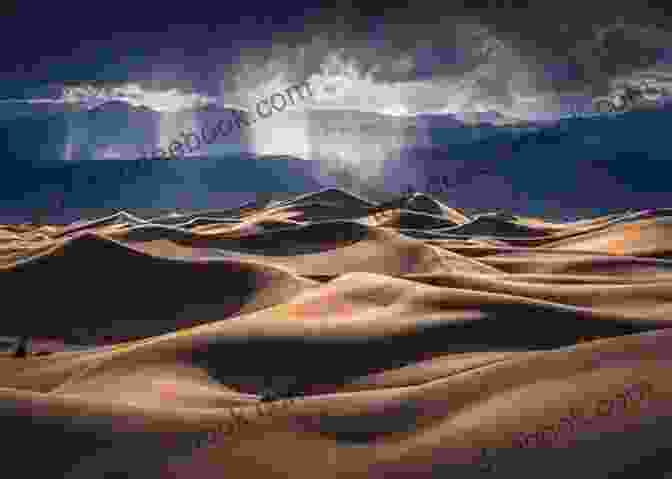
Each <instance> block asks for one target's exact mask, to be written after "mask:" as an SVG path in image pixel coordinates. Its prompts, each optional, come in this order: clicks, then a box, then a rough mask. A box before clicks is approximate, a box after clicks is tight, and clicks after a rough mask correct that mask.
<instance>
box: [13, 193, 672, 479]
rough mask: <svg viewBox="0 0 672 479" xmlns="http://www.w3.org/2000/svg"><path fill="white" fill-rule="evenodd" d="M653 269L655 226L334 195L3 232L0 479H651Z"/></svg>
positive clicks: (666, 289)
mask: <svg viewBox="0 0 672 479" xmlns="http://www.w3.org/2000/svg"><path fill="white" fill-rule="evenodd" d="M671 254H672V210H665V209H657V210H647V211H641V212H627V213H623V214H616V215H608V216H604V217H601V218H588V219H586V220H582V221H578V222H573V223H555V222H553V221H550V220H548V219H544V218H522V217H510V218H507V217H505V216H502V215H481V216H478V217H468V216H466V215H465V214H463V213H462V212H460V211H458V210H456V209H452V208H450V207H448V206H446V205H443V204H441V203H439V202H438V201H436V200H434V199H432V198H431V197H430V196H427V195H422V194H417V193H416V194H415V195H414V196H412V197H409V198H405V199H402V200H399V201H397V202H391V203H389V204H386V205H377V204H374V203H372V202H369V201H368V200H366V199H363V198H360V197H358V196H356V195H353V194H350V193H348V192H345V191H341V190H335V189H329V190H324V191H320V192H317V193H315V194H311V195H303V196H301V197H299V198H295V199H294V200H287V201H283V202H277V203H270V204H266V205H265V206H264V207H260V208H254V207H250V206H249V205H248V206H247V207H245V208H241V209H239V210H228V211H227V212H226V218H224V217H223V216H222V215H217V214H216V212H208V215H207V216H206V215H204V216H201V217H199V216H198V215H191V216H189V217H184V218H175V217H170V218H164V219H161V218H158V219H154V220H152V219H139V218H135V217H133V216H132V215H128V214H127V213H119V214H117V215H114V216H112V217H108V218H102V219H99V220H95V221H82V222H78V223H77V224H75V225H70V226H66V227H63V226H53V225H52V226H41V227H36V226H30V225H6V226H2V227H0V269H1V271H2V274H0V287H1V289H0V290H1V291H2V292H3V296H2V297H3V301H4V304H3V314H2V317H3V321H2V325H3V326H2V327H3V330H2V334H3V335H5V336H10V337H19V336H30V338H31V340H30V342H29V352H28V355H27V356H26V357H24V358H16V357H14V355H13V354H12V351H13V350H12V348H9V349H8V350H7V351H6V352H4V353H2V356H0V406H2V407H1V411H2V412H1V414H2V424H3V435H4V437H5V439H6V440H5V441H4V442H3V452H4V454H3V462H4V466H5V468H6V469H7V470H14V471H19V473H20V474H22V475H26V476H27V477H45V478H46V477H49V478H51V477H63V478H86V479H93V478H97V477H100V478H103V477H105V478H107V477H115V478H116V477H119V478H121V477H124V478H126V477H132V478H136V477H137V478H143V479H146V478H164V477H165V478H194V477H198V478H199V479H200V478H203V479H205V478H223V477H225V478H255V477H260V478H273V477H278V478H280V477H282V478H286V477H291V478H293V479H299V478H303V477H305V478H311V479H313V478H317V477H320V478H341V477H353V478H355V477H356V478H367V477H372V478H374V477H381V478H382V477H386V478H387V477H409V478H411V477H412V478H416V477H437V478H439V477H440V478H446V477H456V478H467V477H486V476H488V477H518V478H526V477H529V478H537V477H545V478H556V477H557V478H565V477H591V478H598V477H600V478H602V477H603V478H607V477H608V478H612V477H634V476H635V475H636V474H639V475H640V476H642V477H662V474H663V473H664V472H667V471H672V464H668V463H665V462H664V461H663V458H664V457H665V456H666V454H665V453H664V450H666V449H667V448H669V446H668V444H669V442H670V441H669V438H668V437H667V435H668V434H669V432H668V431H669V430H670V429H669V426H670V424H672V407H671V406H672V402H670V401H671V400H672V383H671V382H670V380H669V371H670V366H671V365H672V329H669V328H670V326H672V320H671V319H670V318H672V316H671V314H670V313H672V261H671V260H670V255H671ZM40 352H42V353H43V354H37V353H40ZM45 353H50V354H45ZM668 356H670V357H669V358H668ZM667 361H671V362H669V363H668V362H667ZM633 391H634V392H633ZM269 399H271V400H269ZM567 418H572V419H567ZM562 425H565V426H566V427H565V426H562ZM651 471H654V473H653V474H651ZM16 473H17V472H14V474H16Z"/></svg>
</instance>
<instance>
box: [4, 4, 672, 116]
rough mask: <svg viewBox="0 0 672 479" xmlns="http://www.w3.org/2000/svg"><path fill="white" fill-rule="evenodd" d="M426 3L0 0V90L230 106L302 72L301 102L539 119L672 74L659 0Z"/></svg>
mask: <svg viewBox="0 0 672 479" xmlns="http://www.w3.org/2000/svg"><path fill="white" fill-rule="evenodd" d="M436 3H437V2H413V3H412V4H410V6H406V7H403V8H402V7H396V8H385V9H380V8H379V7H378V6H377V4H371V5H362V4H361V2H360V3H359V4H358V5H357V7H355V6H353V5H352V4H348V3H347V2H338V4H337V5H336V4H335V2H334V3H333V4H327V3H322V4H321V5H320V6H319V7H316V6H307V5H302V4H301V3H297V2H271V3H269V4H259V3H252V2H217V3H215V2H205V1H203V2H193V3H190V4H179V5H177V4H175V5H173V4H168V3H164V4H161V5H158V4H157V5H155V4H151V5H148V4H144V3H139V2H136V3H135V4H124V3H118V2H115V3H109V4H107V5H98V4H95V5H94V4H91V3H87V4H77V3H70V4H68V5H67V6H66V5H65V4H61V3H60V2H59V3H52V2H48V4H45V5H40V6H39V7H37V6H34V5H32V4H28V3H25V2H23V3H18V2H11V1H10V2H9V3H5V4H3V7H2V8H3V10H0V40H2V42H3V45H6V46H7V47H8V48H5V49H3V56H2V58H1V59H0V76H1V77H2V79H3V81H2V84H1V85H0V99H1V100H17V99H33V100H38V101H39V100H42V101H47V100H53V99H59V98H60V99H61V100H62V99H63V86H64V82H68V84H69V85H80V86H81V87H82V88H84V86H86V85H89V87H91V86H93V89H94V91H95V90H96V89H99V88H100V87H103V86H106V87H108V91H107V92H103V93H102V94H101V93H100V91H102V90H98V91H99V94H98V97H101V95H102V96H105V95H108V96H109V94H110V91H112V90H109V89H111V88H116V90H114V91H113V93H114V94H115V95H117V96H121V97H123V98H126V99H130V100H133V101H135V102H136V103H139V104H144V105H147V106H150V107H152V108H155V109H159V110H164V111H170V110H179V109H180V108H183V107H185V106H189V105H192V104H195V103H198V102H199V101H213V102H217V103H220V104H230V105H243V106H245V105H249V104H250V103H251V102H252V101H253V100H254V99H258V98H259V97H261V96H264V95H265V94H270V93H272V92H274V91H278V90H282V89H284V88H286V87H287V86H289V85H292V84H296V83H297V82H300V81H303V80H306V79H308V80H310V81H311V84H313V85H315V87H316V91H317V93H318V94H317V95H316V96H315V97H314V98H313V99H312V100H311V101H310V102H307V103H306V105H304V106H305V107H306V108H315V109H319V108H332V109H333V108H335V109H356V110H362V111H376V112H382V113H390V114H398V115H403V114H415V113H422V112H434V113H436V112H439V113H440V112H448V113H453V112H461V111H484V110H493V109H494V110H497V111H500V112H502V113H506V114H509V115H513V116H517V117H526V118H540V117H546V116H548V115H551V116H552V115H557V114H559V113H562V112H567V111H568V110H570V109H572V108H574V107H577V108H579V109H583V108H587V107H588V105H590V100H591V99H592V98H593V97H595V96H599V95H604V94H607V93H609V92H610V91H612V90H613V88H614V85H615V84H616V83H618V82H622V81H637V80H638V79H639V78H643V77H647V78H655V79H656V80H657V81H658V82H661V83H664V84H668V83H669V84H670V86H672V68H670V65H672V48H668V47H669V46H672V33H671V32H672V22H671V21H670V19H669V18H668V17H666V16H665V14H664V12H662V11H660V10H656V9H652V8H648V7H646V6H644V7H642V6H639V5H636V4H635V2H609V3H606V2H605V3H602V4H598V3H595V2H590V3H589V2H576V3H571V2H535V4H534V5H535V6H533V7H530V8H510V7H500V8H494V7H489V8H480V9H479V8H466V7H464V6H462V5H461V4H460V3H459V2H441V3H442V4H450V5H441V6H437V4H436ZM503 3H504V2H498V3H496V4H499V5H503ZM618 3H623V4H624V5H618ZM469 4H474V2H469ZM586 5H589V8H588V9H586V8H585V6H586ZM89 90H91V89H90V88H89Z"/></svg>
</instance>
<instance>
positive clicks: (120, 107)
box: [88, 100, 156, 113]
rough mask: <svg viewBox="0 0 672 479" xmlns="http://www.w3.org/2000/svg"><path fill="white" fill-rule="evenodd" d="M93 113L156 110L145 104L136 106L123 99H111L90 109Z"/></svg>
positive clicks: (149, 111)
mask: <svg viewBox="0 0 672 479" xmlns="http://www.w3.org/2000/svg"><path fill="white" fill-rule="evenodd" d="M88 111H89V112H91V113H107V112H110V113H111V112H114V113H151V112H155V113H156V110H153V109H152V108H149V107H148V106H145V105H140V106H134V105H131V104H130V103H128V102H125V101H122V100H110V101H107V102H105V103H102V104H100V105H98V106H96V107H94V108H91V109H89V110H88Z"/></svg>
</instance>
